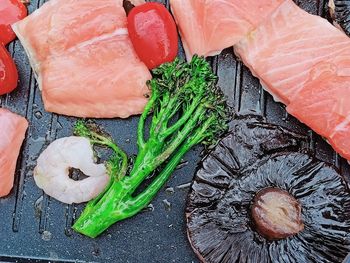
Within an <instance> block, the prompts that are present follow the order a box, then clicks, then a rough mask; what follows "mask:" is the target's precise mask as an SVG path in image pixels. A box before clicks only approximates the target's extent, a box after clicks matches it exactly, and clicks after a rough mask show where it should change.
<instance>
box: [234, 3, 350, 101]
mask: <svg viewBox="0 0 350 263" xmlns="http://www.w3.org/2000/svg"><path fill="white" fill-rule="evenodd" d="M235 52H236V54H238V55H239V56H240V58H241V59H242V60H243V62H244V64H245V65H246V66H248V67H249V68H250V69H251V71H252V72H253V74H254V75H255V76H257V77H259V79H260V80H261V82H262V84H263V86H264V87H265V88H266V89H267V90H268V91H269V92H270V93H271V94H272V95H273V96H274V97H275V99H276V100H279V101H282V102H283V103H284V104H287V105H288V104H289V103H290V101H291V100H293V99H294V98H295V96H297V95H298V92H299V91H300V90H301V89H302V88H303V87H304V86H305V85H306V84H307V82H308V81H312V80H313V79H314V78H316V77H317V76H318V75H319V74H320V72H322V69H321V70H320V68H319V63H321V62H322V63H328V64H333V65H337V62H336V60H337V59H338V58H339V57H343V58H344V59H345V60H346V61H343V67H339V69H341V70H343V71H346V70H348V71H349V70H350V60H349V55H350V40H349V38H348V37H347V36H346V35H345V34H344V33H343V32H341V31H340V30H339V29H337V28H335V27H334V26H332V25H331V24H330V23H329V22H328V21H327V20H325V19H323V18H321V17H318V16H314V15H311V14H308V13H307V12H305V11H303V10H302V9H300V8H299V7H298V6H297V5H296V4H294V2H293V1H291V0H290V1H289V0H287V1H285V2H284V3H283V4H282V5H281V6H280V7H279V8H278V9H277V10H276V11H275V12H274V13H273V15H272V16H271V17H270V18H268V19H266V20H265V22H264V23H262V24H261V25H260V26H259V27H258V28H257V30H255V31H253V32H251V33H250V34H249V35H248V36H247V37H246V38H244V39H243V40H242V41H240V42H239V43H238V44H237V45H236V46H235Z"/></svg>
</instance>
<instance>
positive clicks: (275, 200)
mask: <svg viewBox="0 0 350 263" xmlns="http://www.w3.org/2000/svg"><path fill="white" fill-rule="evenodd" d="M252 217H253V220H254V223H255V227H256V230H257V232H258V233H259V234H260V235H262V236H263V237H265V238H267V239H269V240H279V239H283V238H287V237H289V236H293V235H296V234H298V233H299V232H300V231H302V230H303V229H304V223H303V221H302V218H301V205H300V203H299V202H298V201H297V200H296V199H295V198H294V197H293V196H291V195H290V194H289V193H288V192H286V191H283V190H281V189H278V188H266V189H264V190H262V191H260V192H259V193H258V194H257V195H256V197H255V198H254V203H253V206H252Z"/></svg>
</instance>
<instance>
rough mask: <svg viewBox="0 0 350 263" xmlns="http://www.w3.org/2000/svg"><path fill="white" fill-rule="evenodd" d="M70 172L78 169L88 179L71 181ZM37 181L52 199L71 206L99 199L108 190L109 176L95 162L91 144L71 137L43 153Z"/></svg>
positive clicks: (59, 140)
mask: <svg viewBox="0 0 350 263" xmlns="http://www.w3.org/2000/svg"><path fill="white" fill-rule="evenodd" d="M71 168H75V169H79V170H80V171H81V172H83V173H84V174H85V175H86V176H88V177H87V178H85V179H83V180H79V181H75V180H73V179H71V178H70V177H69V172H70V169H71ZM34 180H35V182H36V184H37V185H38V187H39V188H41V189H43V190H44V192H45V193H46V194H48V195H49V196H52V197H54V198H56V199H57V200H59V201H61V202H63V203H67V204H72V203H82V202H87V201H89V200H91V199H93V198H94V197H96V196H97V195H98V194H99V193H101V192H102V191H103V190H104V188H105V187H106V185H107V183H108V181H109V176H108V174H107V169H106V167H105V165H104V164H96V163H95V162H94V152H93V148H92V146H91V144H90V141H89V140H88V139H86V138H83V137H76V136H71V137H66V138H61V139H58V140H56V141H54V142H53V143H51V144H50V145H49V146H48V147H47V148H46V149H45V150H44V151H43V152H42V153H41V155H40V156H39V158H38V161H37V165H36V167H35V169H34Z"/></svg>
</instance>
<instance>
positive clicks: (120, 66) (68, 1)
mask: <svg viewBox="0 0 350 263" xmlns="http://www.w3.org/2000/svg"><path fill="white" fill-rule="evenodd" d="M137 2H138V3H141V1H140V0H138V1H137ZM126 23H127V20H126V14H125V11H124V9H123V7H122V0H50V1H49V2H47V3H45V4H44V5H43V6H42V7H41V8H39V9H38V10H36V11H35V12H34V13H33V14H31V15H30V16H28V17H26V18H25V19H24V20H22V21H20V22H18V23H16V24H14V25H13V29H14V31H15V33H16V34H17V36H18V37H19V39H20V40H21V43H22V44H23V46H24V48H25V50H26V52H27V54H28V57H29V60H30V63H31V66H32V68H33V70H34V72H35V74H36V77H37V80H38V83H39V88H40V89H41V90H42V93H43V101H44V105H45V109H46V110H47V111H50V112H55V113H59V114H64V115H69V116H76V117H95V118H113V117H122V118H126V117H129V116H130V115H134V114H139V113H141V112H142V111H143V108H144V106H145V104H146V103H147V96H148V94H149V89H148V87H147V85H146V82H147V80H149V79H151V74H150V72H149V71H148V69H147V67H146V66H145V65H144V64H143V63H142V62H141V61H140V60H139V59H138V57H137V55H136V53H135V51H134V49H133V46H132V44H131V42H130V40H129V37H128V31H127V28H126Z"/></svg>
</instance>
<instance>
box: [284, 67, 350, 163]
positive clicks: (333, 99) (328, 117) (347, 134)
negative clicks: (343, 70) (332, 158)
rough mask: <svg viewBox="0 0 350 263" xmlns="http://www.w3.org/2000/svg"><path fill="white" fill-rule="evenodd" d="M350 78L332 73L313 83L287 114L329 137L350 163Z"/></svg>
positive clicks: (330, 141) (299, 95) (302, 92)
mask: <svg viewBox="0 0 350 263" xmlns="http://www.w3.org/2000/svg"><path fill="white" fill-rule="evenodd" d="M349 94H350V75H349V76H346V77H343V76H336V75H335V74H334V73H333V72H332V71H329V72H325V73H324V74H323V75H322V76H320V77H319V78H317V79H315V80H314V81H312V82H310V83H309V84H308V85H307V86H305V87H304V88H303V89H302V90H301V91H300V92H299V94H298V96H297V97H296V98H295V99H294V100H293V101H292V102H291V103H290V104H289V105H288V107H287V111H288V112H289V113H290V114H292V115H294V116H295V117H296V118H298V119H299V120H300V121H301V122H303V123H305V124H306V125H308V126H309V127H310V128H312V129H313V130H314V131H315V132H317V133H318V134H320V135H321V136H323V137H325V138H326V140H327V141H328V142H329V143H330V144H331V145H332V146H333V148H334V149H335V150H336V151H337V152H338V153H339V154H340V155H342V156H343V157H344V158H346V159H348V160H350V96H349Z"/></svg>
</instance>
